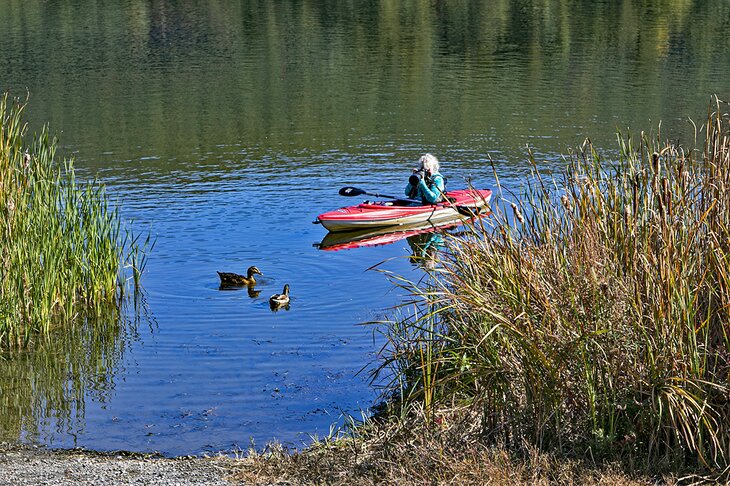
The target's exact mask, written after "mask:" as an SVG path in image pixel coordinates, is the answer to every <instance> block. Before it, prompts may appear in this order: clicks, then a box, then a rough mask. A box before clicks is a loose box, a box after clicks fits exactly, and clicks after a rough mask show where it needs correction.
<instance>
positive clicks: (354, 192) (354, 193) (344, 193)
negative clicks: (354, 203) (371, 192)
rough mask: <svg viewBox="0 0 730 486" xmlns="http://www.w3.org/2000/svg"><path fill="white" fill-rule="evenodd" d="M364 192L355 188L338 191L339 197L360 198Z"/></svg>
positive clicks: (344, 188)
mask: <svg viewBox="0 0 730 486" xmlns="http://www.w3.org/2000/svg"><path fill="white" fill-rule="evenodd" d="M363 194H365V191H363V190H362V189H358V188H357V187H349V186H348V187H343V188H342V189H340V196H362V195H363Z"/></svg>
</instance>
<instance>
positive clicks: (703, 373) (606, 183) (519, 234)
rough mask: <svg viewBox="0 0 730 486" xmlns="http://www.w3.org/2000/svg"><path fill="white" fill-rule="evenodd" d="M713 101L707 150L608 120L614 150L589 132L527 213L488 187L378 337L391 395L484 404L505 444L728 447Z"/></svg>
mask: <svg viewBox="0 0 730 486" xmlns="http://www.w3.org/2000/svg"><path fill="white" fill-rule="evenodd" d="M714 106H715V108H716V110H715V111H714V112H712V114H711V115H710V117H709V119H708V123H707V125H706V133H705V136H706V137H705V141H704V149H698V150H691V151H685V150H683V149H682V147H678V146H675V145H673V144H669V143H667V144H661V143H660V142H659V140H658V139H657V140H651V139H649V138H648V137H646V136H645V135H643V134H642V136H641V137H640V139H639V140H635V139H633V138H632V137H631V136H623V135H621V134H619V137H618V141H619V156H618V157H617V159H618V160H614V161H610V162H609V161H606V160H604V159H603V158H602V157H601V156H600V155H599V154H598V152H597V150H596V149H595V148H594V147H593V146H592V145H591V144H590V143H589V142H587V143H586V144H584V145H583V146H582V147H581V148H580V149H579V150H578V151H577V152H575V153H572V154H570V156H569V157H568V166H567V167H566V171H565V175H564V176H563V177H561V178H559V179H557V180H555V181H553V183H552V184H547V183H543V182H542V181H540V182H539V183H535V182H534V181H532V182H529V183H528V184H527V185H526V188H525V189H524V191H523V194H522V196H523V197H522V201H523V202H522V204H521V205H520V207H521V209H522V211H521V212H519V213H518V211H519V208H518V206H517V204H515V203H508V204H509V205H508V206H506V207H504V206H500V205H499V204H493V206H492V209H493V214H492V216H491V217H490V219H488V220H486V222H484V223H483V224H480V225H475V227H474V228H473V231H472V232H471V233H470V234H469V235H467V236H465V237H460V238H455V237H454V238H450V239H448V240H447V249H446V251H444V252H442V253H441V254H440V255H439V262H438V265H439V267H440V268H439V271H438V272H435V273H434V274H433V275H431V276H430V278H429V279H427V280H422V281H420V282H418V283H412V284H408V285H405V286H406V287H407V288H408V290H409V291H410V292H411V293H412V294H413V299H412V301H413V302H415V301H418V299H421V301H422V302H423V305H419V306H418V307H417V311H416V316H415V317H413V318H408V319H402V320H399V323H398V326H400V327H399V332H398V333H390V334H389V337H390V339H391V345H389V346H387V347H386V348H385V349H384V350H383V353H382V361H381V368H380V369H379V370H378V372H383V371H384V370H385V369H393V370H394V371H395V376H396V377H397V379H398V383H399V385H400V388H399V390H394V391H397V392H398V393H397V395H398V397H399V398H400V400H401V402H402V403H405V404H406V405H407V404H408V403H409V402H411V403H412V402H420V403H419V405H420V406H423V405H424V403H425V404H426V405H427V406H433V407H438V406H439V404H441V405H448V406H451V407H453V406H454V404H459V405H461V406H462V407H465V408H468V409H470V410H471V411H472V412H473V411H474V410H478V411H479V413H480V414H481V415H482V421H483V423H484V424H486V425H485V427H484V429H483V431H482V432H483V434H484V437H487V438H492V439H494V440H498V441H500V442H503V443H507V444H520V443H524V441H527V442H528V443H531V444H535V445H537V446H540V447H546V448H559V449H561V450H564V451H571V452H572V453H574V454H587V455H588V456H590V457H592V458H595V457H599V456H604V457H605V456H608V457H614V458H617V457H622V458H626V457H633V458H641V459H642V460H648V461H649V464H659V463H665V464H666V463H667V461H682V462H685V463H686V462H687V461H689V463H690V464H700V465H704V466H706V467H710V468H712V467H717V466H726V465H727V464H729V463H730V383H729V381H730V324H729V323H730V158H729V156H728V154H729V153H730V139H729V138H728V135H730V123H729V120H728V117H727V115H722V114H721V113H722V111H721V109H722V108H726V106H725V105H723V104H722V103H721V102H720V101H719V100H716V101H715V105H714ZM535 177H536V178H537V175H536V176H535ZM542 177H544V176H542ZM536 180H537V179H536ZM556 189H557V190H556ZM560 194H563V196H562V197H561V196H560ZM509 212H511V213H512V218H510V217H509V215H508V213H509ZM513 219H517V220H519V221H520V223H521V224H520V225H519V226H518V227H517V228H515V227H514V226H513V225H512V221H513ZM401 284H402V285H404V284H403V283H402V282H401ZM419 316H420V317H419ZM424 316H428V320H429V322H430V324H429V327H428V328H429V329H439V334H438V336H437V338H438V339H439V340H440V341H441V345H440V346H439V345H436V344H435V343H434V342H433V339H434V337H435V336H434V335H433V334H429V335H428V349H429V350H430V351H431V354H430V355H429V359H430V361H431V365H430V366H429V371H430V373H431V374H430V375H429V376H428V377H425V376H422V374H421V370H422V368H423V366H422V361H420V360H418V359H415V355H413V354H411V355H408V354H407V353H406V351H407V352H410V353H413V350H414V349H423V348H424V346H425V345H426V340H425V336H424V334H423V333H422V332H421V333H418V332H416V331H415V330H414V328H416V327H417V328H418V329H421V330H423V329H424V326H423V322H424ZM433 321H436V322H433ZM409 326H411V328H410V329H409ZM398 338H401V339H403V340H405V342H403V341H398ZM408 340H410V341H408ZM394 364H397V366H395V367H393V366H392V365H394ZM433 373H436V375H435V376H434V375H433ZM426 381H428V390H426ZM404 383H405V385H404ZM426 395H427V396H426ZM487 425H488V426H487ZM647 458H648V459H647Z"/></svg>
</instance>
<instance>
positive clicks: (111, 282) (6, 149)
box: [0, 94, 149, 349]
mask: <svg viewBox="0 0 730 486" xmlns="http://www.w3.org/2000/svg"><path fill="white" fill-rule="evenodd" d="M25 107H26V104H25V103H24V102H20V101H18V100H15V101H13V100H11V99H10V98H9V96H8V95H7V94H5V95H3V96H2V98H0V119H1V121H2V128H1V129H0V349H8V348H18V347H24V346H27V345H28V344H31V343H32V342H33V341H34V340H38V339H44V338H47V337H48V336H49V335H50V332H51V330H52V329H54V328H57V327H59V326H60V325H62V324H65V323H71V322H75V323H79V322H81V323H83V322H101V323H103V322H105V319H96V317H99V316H100V315H102V314H105V313H109V311H110V309H111V314H112V315H116V313H117V312H116V311H117V310H118V308H119V306H120V304H121V301H122V299H123V297H124V296H125V294H128V293H129V290H130V289H132V290H133V291H134V292H136V291H138V290H139V289H140V275H141V272H142V270H143V268H144V262H145V258H144V255H145V249H146V248H147V246H148V245H149V238H147V240H145V241H140V238H139V237H135V236H134V235H133V234H132V232H131V231H130V230H129V229H128V228H126V227H125V226H124V225H123V223H122V220H121V218H120V214H119V210H118V208H117V207H114V206H113V205H112V204H111V203H110V201H109V198H108V196H107V194H106V191H105V188H104V186H103V185H102V184H99V183H98V182H96V181H89V182H83V183H81V182H78V181H77V180H76V175H75V171H74V167H73V161H72V160H69V159H64V160H58V157H57V155H56V151H57V142H56V140H55V139H54V138H52V137H51V136H50V135H49V130H48V127H44V128H43V129H42V130H41V132H40V133H39V134H37V135H35V136H33V137H30V136H29V135H28V133H27V132H28V126H27V124H26V123H25V122H24V121H23V112H24V110H25ZM88 317H95V318H94V319H87V318H88ZM110 320H111V321H115V319H110Z"/></svg>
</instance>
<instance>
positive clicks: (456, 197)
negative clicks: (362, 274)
mask: <svg viewBox="0 0 730 486" xmlns="http://www.w3.org/2000/svg"><path fill="white" fill-rule="evenodd" d="M446 196H447V197H448V201H446V202H442V203H438V204H429V205H421V206H419V205H412V204H410V203H404V202H403V201H398V200H392V201H375V202H369V201H366V202H364V203H362V204H358V205H356V206H347V207H343V208H340V209H336V210H334V211H329V212H326V213H323V214H320V215H319V216H317V219H316V220H315V223H321V224H322V226H324V227H325V228H327V229H328V230H329V231H332V232H335V231H352V230H357V229H367V228H379V227H385V226H402V225H410V224H417V223H431V224H442V223H445V222H448V221H459V220H464V219H469V218H472V217H474V216H475V215H477V214H479V213H480V212H482V210H483V209H484V207H485V206H486V205H487V204H488V203H489V200H490V199H491V197H492V191H490V190H489V189H482V190H477V189H471V190H468V189H467V190H458V191H449V192H447V193H446Z"/></svg>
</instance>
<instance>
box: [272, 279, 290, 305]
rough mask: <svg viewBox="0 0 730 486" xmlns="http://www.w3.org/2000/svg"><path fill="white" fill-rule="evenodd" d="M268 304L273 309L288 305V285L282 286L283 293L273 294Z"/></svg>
mask: <svg viewBox="0 0 730 486" xmlns="http://www.w3.org/2000/svg"><path fill="white" fill-rule="evenodd" d="M269 304H271V307H272V308H273V309H276V308H279V307H283V306H285V305H289V284H286V285H284V292H283V293H281V294H274V295H272V296H271V298H269Z"/></svg>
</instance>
